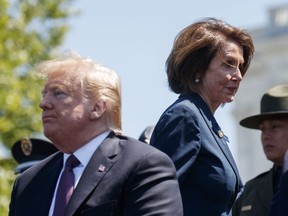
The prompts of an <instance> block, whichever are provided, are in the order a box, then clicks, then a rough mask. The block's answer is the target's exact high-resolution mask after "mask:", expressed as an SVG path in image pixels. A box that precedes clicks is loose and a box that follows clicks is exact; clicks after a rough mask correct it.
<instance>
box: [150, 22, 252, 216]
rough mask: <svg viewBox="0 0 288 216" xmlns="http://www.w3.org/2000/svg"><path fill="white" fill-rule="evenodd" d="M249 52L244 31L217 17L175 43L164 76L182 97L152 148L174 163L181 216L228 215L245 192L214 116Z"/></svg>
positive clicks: (241, 73)
mask: <svg viewBox="0 0 288 216" xmlns="http://www.w3.org/2000/svg"><path fill="white" fill-rule="evenodd" d="M253 53H254V45H253V41H252V38H251V36H250V35H249V34H248V33H247V32H246V31H244V30H242V29H240V28H236V27H234V26H231V25H229V24H227V23H225V22H224V21H222V20H219V19H215V18H204V19H202V20H199V21H197V22H195V23H193V24H191V25H189V26H188V27H186V28H184V29H183V30H182V31H181V32H180V33H179V34H178V36H177V37H176V39H175V41H174V45H173V48H172V51H171V53H170V55H169V57H168V59H167V61H166V72H167V76H168V83H169V87H170V89H171V90H172V91H173V92H174V93H176V94H180V96H179V98H178V99H177V100H176V101H175V102H174V103H173V104H172V105H170V106H169V107H168V108H167V109H166V110H165V111H164V113H163V114H162V115H161V117H160V119H159V121H158V122H157V124H156V126H155V129H154V131H153V134H152V137H151V140H150V145H152V146H155V147H156V148H158V149H160V150H161V151H163V152H165V153H166V154H167V155H168V156H169V157H171V159H172V160H173V162H174V164H175V167H176V169H177V176H178V180H179V185H180V190H181V195H182V200H183V207H184V215H187V216H191V215H197V216H198V215H214V216H216V215H222V216H224V215H230V214H231V208H232V205H233V203H234V201H235V200H236V198H237V195H238V193H239V192H240V190H241V188H242V187H243V185H242V182H241V179H240V176H239V172H238V169H237V166H236V164H235V162H234V159H233V156H232V154H231V152H230V150H229V146H228V145H229V141H228V138H227V137H226V136H225V135H224V132H223V131H222V130H221V128H220V126H219V125H218V123H217V121H216V119H215V118H214V114H215V112H216V110H217V109H218V108H219V107H221V105H223V104H225V103H230V102H232V101H233V100H234V97H235V94H236V93H237V91H238V89H239V85H240V83H241V81H242V79H243V77H244V75H245V73H246V72H247V70H248V67H249V65H250V61H251V59H252V56H253Z"/></svg>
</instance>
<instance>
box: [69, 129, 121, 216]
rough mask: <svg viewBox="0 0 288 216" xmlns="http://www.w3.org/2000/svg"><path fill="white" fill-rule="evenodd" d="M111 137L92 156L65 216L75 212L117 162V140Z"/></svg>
mask: <svg viewBox="0 0 288 216" xmlns="http://www.w3.org/2000/svg"><path fill="white" fill-rule="evenodd" d="M113 136H114V135H112V134H110V135H109V137H107V138H106V139H105V140H104V141H103V143H101V144H100V146H99V147H98V148H97V150H96V151H95V152H94V154H93V155H92V157H91V159H90V161H89V163H88V164H87V167H86V168H85V170H84V172H83V174H82V176H81V178H80V180H79V183H78V185H77V187H76V188H75V191H74V193H73V194H72V197H71V199H70V201H69V203H68V205H67V209H66V212H65V215H67V216H68V215H73V214H74V213H75V212H76V210H77V209H78V208H79V206H80V205H81V204H82V203H83V202H84V200H85V199H86V198H87V197H88V196H89V195H90V194H91V192H93V190H94V189H95V188H96V187H97V186H98V184H99V182H100V181H101V179H102V178H103V177H104V176H105V175H106V173H107V172H109V170H110V169H111V167H112V166H113V164H114V163H115V161H116V160H117V154H118V148H117V145H116V144H117V143H118V139H116V138H113Z"/></svg>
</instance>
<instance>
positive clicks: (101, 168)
mask: <svg viewBox="0 0 288 216" xmlns="http://www.w3.org/2000/svg"><path fill="white" fill-rule="evenodd" d="M105 169H106V167H105V166H104V165H102V164H100V166H99V168H98V172H104V171H105Z"/></svg>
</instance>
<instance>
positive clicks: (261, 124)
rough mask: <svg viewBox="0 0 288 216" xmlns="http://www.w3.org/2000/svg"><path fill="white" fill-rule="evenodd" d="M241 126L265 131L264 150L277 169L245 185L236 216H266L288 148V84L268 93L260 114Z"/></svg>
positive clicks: (272, 89)
mask: <svg viewBox="0 0 288 216" xmlns="http://www.w3.org/2000/svg"><path fill="white" fill-rule="evenodd" d="M240 125H242V126H243V127H246V128H251V129H258V130H261V143H262V147H263V151H264V154H265V156H266V158H267V159H268V160H269V161H271V162H272V163H273V167H272V169H270V170H269V171H267V172H264V173H262V174H260V175H258V176H257V177H255V178H253V179H251V180H250V181H248V182H247V183H246V184H245V187H244V191H243V192H242V194H241V196H240V197H239V199H238V200H237V201H236V202H235V204H234V206H233V216H254V215H261V216H265V215H268V212H269V208H270V205H271V200H272V197H273V194H275V192H276V190H277V186H278V182H279V179H280V175H281V169H282V164H283V160H284V155H285V152H286V150H287V149H288V85H278V86H275V87H273V88H271V89H269V90H268V91H267V92H265V93H264V95H263V96H262V98H261V102H260V114H258V115H253V116H250V117H247V118H244V119H243V120H241V121H240ZM251 144H252V143H251Z"/></svg>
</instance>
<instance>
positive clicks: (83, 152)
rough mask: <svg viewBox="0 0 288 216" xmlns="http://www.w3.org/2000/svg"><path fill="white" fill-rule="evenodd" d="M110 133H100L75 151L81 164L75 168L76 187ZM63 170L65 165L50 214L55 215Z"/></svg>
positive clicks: (64, 159) (65, 158)
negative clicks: (93, 156)
mask: <svg viewBox="0 0 288 216" xmlns="http://www.w3.org/2000/svg"><path fill="white" fill-rule="evenodd" d="M109 133H110V131H106V132H104V133H102V134H100V135H99V136H97V137H95V138H94V139H92V140H90V141H89V142H88V143H87V144H85V145H83V146H82V147H81V148H80V149H78V150H77V151H75V152H74V153H73V154H74V156H75V157H76V158H77V159H78V160H79V161H80V164H79V165H78V166H77V167H75V168H74V169H73V172H74V176H75V182H74V188H76V186H77V184H78V182H79V180H80V178H81V176H82V174H83V172H84V169H85V168H86V166H87V164H88V162H89V161H90V159H91V157H92V155H93V154H94V152H95V151H96V149H97V148H98V146H99V145H100V144H101V143H102V142H103V140H104V139H105V138H106V137H107V136H108V134H109ZM69 156H70V154H66V153H64V157H63V164H65V162H66V160H67V158H68V157H69ZM63 170H64V166H62V170H61V172H60V174H59V177H58V180H57V184H56V187H55V190H54V194H53V198H52V202H51V206H50V211H49V216H52V215H53V211H54V206H55V199H56V193H57V188H58V184H59V181H60V177H61V175H62V172H63Z"/></svg>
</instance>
